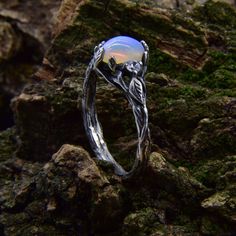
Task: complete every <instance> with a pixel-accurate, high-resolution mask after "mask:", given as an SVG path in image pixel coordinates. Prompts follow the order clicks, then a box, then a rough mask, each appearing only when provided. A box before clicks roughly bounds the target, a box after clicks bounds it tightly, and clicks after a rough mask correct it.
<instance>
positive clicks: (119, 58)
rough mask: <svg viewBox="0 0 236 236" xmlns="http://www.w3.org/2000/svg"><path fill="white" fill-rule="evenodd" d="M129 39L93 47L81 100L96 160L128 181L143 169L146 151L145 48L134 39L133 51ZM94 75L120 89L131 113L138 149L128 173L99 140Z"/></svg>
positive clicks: (100, 139) (112, 40) (100, 134)
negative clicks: (133, 118) (105, 164)
mask: <svg viewBox="0 0 236 236" xmlns="http://www.w3.org/2000/svg"><path fill="white" fill-rule="evenodd" d="M132 40H133V41H134V39H132V38H129V37H125V36H119V37H115V38H113V39H111V40H109V41H107V42H106V43H105V42H102V43H100V44H99V45H98V46H96V47H95V49H94V55H93V57H92V59H91V61H90V63H89V65H88V68H87V70H86V75H85V80H84V87H83V99H82V108H83V118H84V126H85V130H86V133H87V135H88V139H89V141H90V145H91V147H92V149H93V151H94V153H95V155H96V157H97V158H98V159H100V160H104V161H108V162H110V163H111V164H112V165H113V166H114V169H115V173H116V174H117V175H119V176H122V177H123V178H128V177H130V176H132V175H133V174H134V173H136V172H138V171H140V170H141V169H143V168H144V167H145V165H146V163H147V159H148V156H149V149H150V134H149V128H148V110H147V107H146V85H145V80H144V74H145V72H146V70H147V61H148V54H149V49H148V46H147V44H146V43H145V42H144V41H141V42H138V41H136V40H135V41H134V43H136V44H137V43H139V44H140V45H138V44H137V45H136V48H135V49H134V48H133V45H132V44H131V43H132V42H133V41H132ZM130 41H131V43H130ZM117 45H118V46H117ZM119 47H120V48H119ZM123 48H124V49H123ZM122 53H123V54H122ZM139 58H140V60H139ZM137 59H138V60H137ZM96 75H97V76H96ZM98 76H99V77H102V78H104V79H105V80H106V81H107V82H108V83H110V84H112V85H113V86H115V87H116V88H118V89H120V90H121V91H122V92H123V93H124V95H125V96H126V98H127V100H128V101H129V103H130V105H131V107H132V110H133V114H134V117H135V122H136V127H137V134H138V146H137V151H136V158H135V162H134V164H133V167H132V169H131V170H129V171H126V170H124V168H123V167H122V166H121V165H120V164H119V163H118V162H117V161H116V160H115V159H114V158H113V157H112V155H111V154H110V152H109V150H108V147H107V144H106V142H105V140H104V137H103V132H102V129H101V125H100V123H99V121H98V118H97V113H96V108H95V95H96V81H97V78H98ZM124 76H128V77H129V78H130V82H129V83H127V82H125V81H124V79H123V78H124Z"/></svg>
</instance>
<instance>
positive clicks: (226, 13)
mask: <svg viewBox="0 0 236 236" xmlns="http://www.w3.org/2000/svg"><path fill="white" fill-rule="evenodd" d="M193 17H194V18H195V19H196V20H201V21H202V23H205V24H208V27H210V28H213V29H215V28H217V29H218V27H222V29H235V27H236V11H235V8H234V7H233V6H231V5H229V4H227V3H224V2H220V1H217V2H215V1H212V0H209V1H207V2H206V3H205V4H204V5H203V6H200V7H198V8H196V9H195V11H194V13H193Z"/></svg>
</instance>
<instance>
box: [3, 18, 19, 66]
mask: <svg viewBox="0 0 236 236" xmlns="http://www.w3.org/2000/svg"><path fill="white" fill-rule="evenodd" d="M0 42H1V45H0V46H1V47H0V63H1V62H2V61H3V60H4V61H5V60H9V59H11V58H12V57H13V56H14V55H15V54H16V53H17V52H18V50H19V49H20V47H21V43H22V38H21V35H18V34H17V33H16V31H15V30H14V29H13V27H12V26H11V24H9V23H7V22H0Z"/></svg>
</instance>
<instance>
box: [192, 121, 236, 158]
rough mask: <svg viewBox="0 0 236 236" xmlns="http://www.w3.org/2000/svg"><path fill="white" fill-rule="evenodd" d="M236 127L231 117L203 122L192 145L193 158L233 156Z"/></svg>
mask: <svg viewBox="0 0 236 236" xmlns="http://www.w3.org/2000/svg"><path fill="white" fill-rule="evenodd" d="M235 125H236V123H235V120H234V119H232V118H231V117H229V118H219V119H212V120H204V121H201V122H200V124H199V126H198V127H197V128H196V129H195V131H194V134H193V137H192V139H191V143H190V145H191V146H192V150H193V156H195V157H196V158H199V157H203V158H204V157H205V158H209V157H214V158H216V157H224V156H226V155H230V154H233V153H234V152H235V146H236V133H235ZM222 144H223V145H222Z"/></svg>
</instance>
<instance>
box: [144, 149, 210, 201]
mask: <svg viewBox="0 0 236 236" xmlns="http://www.w3.org/2000/svg"><path fill="white" fill-rule="evenodd" d="M146 175H147V176H148V181H149V184H151V186H153V187H154V186H155V187H156V188H158V189H162V190H165V191H166V192H168V193H172V194H174V195H175V196H179V197H181V201H183V203H184V204H193V202H195V204H197V199H196V198H200V199H201V198H202V197H203V196H204V195H205V194H206V193H207V192H208V190H207V189H206V187H205V186H204V185H202V184H201V183H200V182H198V181H197V180H196V179H194V178H193V177H192V176H191V175H190V174H189V173H188V171H186V170H185V169H184V168H178V169H177V168H176V167H174V166H173V165H171V164H170V163H168V162H167V161H166V160H165V158H164V157H163V156H162V155H161V154H159V153H152V154H151V156H150V160H149V167H148V168H147V173H146ZM150 180H152V181H150Z"/></svg>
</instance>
